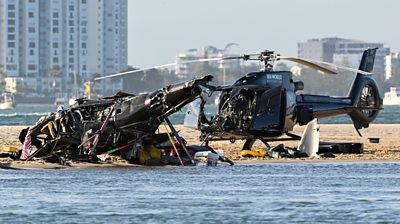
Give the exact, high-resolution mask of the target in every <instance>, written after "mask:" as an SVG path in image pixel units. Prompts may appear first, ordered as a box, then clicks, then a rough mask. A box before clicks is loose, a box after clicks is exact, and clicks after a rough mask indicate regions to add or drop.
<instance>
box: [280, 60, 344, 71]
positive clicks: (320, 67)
mask: <svg viewBox="0 0 400 224" xmlns="http://www.w3.org/2000/svg"><path fill="white" fill-rule="evenodd" d="M277 59H278V60H287V61H292V62H296V63H299V64H302V65H306V66H308V67H310V68H313V69H316V70H318V71H320V72H323V73H326V74H331V75H336V74H337V73H336V72H334V71H332V70H329V69H327V68H324V67H322V66H319V65H317V64H315V63H313V62H311V61H310V60H308V59H303V58H294V57H285V56H277Z"/></svg>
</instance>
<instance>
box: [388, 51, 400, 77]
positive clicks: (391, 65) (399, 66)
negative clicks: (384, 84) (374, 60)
mask: <svg viewBox="0 0 400 224" xmlns="http://www.w3.org/2000/svg"><path fill="white" fill-rule="evenodd" d="M393 76H395V77H400V52H396V53H391V54H390V55H388V56H386V57H385V78H386V79H390V78H391V77H393Z"/></svg>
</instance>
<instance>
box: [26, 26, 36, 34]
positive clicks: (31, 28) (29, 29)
mask: <svg viewBox="0 0 400 224" xmlns="http://www.w3.org/2000/svg"><path fill="white" fill-rule="evenodd" d="M35 31H36V29H35V27H29V28H28V32H29V33H34V32H35Z"/></svg>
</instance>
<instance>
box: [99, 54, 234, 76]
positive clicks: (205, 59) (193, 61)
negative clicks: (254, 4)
mask: <svg viewBox="0 0 400 224" xmlns="http://www.w3.org/2000/svg"><path fill="white" fill-rule="evenodd" d="M228 59H234V58H201V59H196V60H188V61H181V62H179V63H177V62H174V63H169V64H164V65H158V66H154V67H150V68H143V69H138V70H133V71H127V72H120V73H115V74H111V75H106V76H102V77H98V78H95V79H94V80H101V79H106V78H113V77H118V76H122V75H129V74H133V73H138V72H143V71H147V70H151V69H159V68H166V67H171V66H175V65H177V64H193V63H200V62H208V61H222V60H228ZM235 59H238V58H235Z"/></svg>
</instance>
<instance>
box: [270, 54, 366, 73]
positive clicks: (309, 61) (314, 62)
mask: <svg viewBox="0 0 400 224" xmlns="http://www.w3.org/2000/svg"><path fill="white" fill-rule="evenodd" d="M277 58H278V59H281V60H288V61H293V62H297V63H299V64H304V65H307V66H309V67H311V68H314V69H316V70H319V71H322V70H321V68H322V69H323V70H326V71H329V72H324V71H322V72H324V73H327V74H337V72H336V71H332V70H330V69H327V68H324V67H322V66H319V65H317V64H321V65H327V66H330V67H332V68H333V69H335V70H338V69H342V70H345V71H350V72H356V73H360V74H363V75H373V73H371V72H366V71H362V70H359V69H355V68H349V67H345V66H340V65H336V64H333V63H329V62H324V61H317V60H312V59H305V58H295V57H286V56H277Z"/></svg>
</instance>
